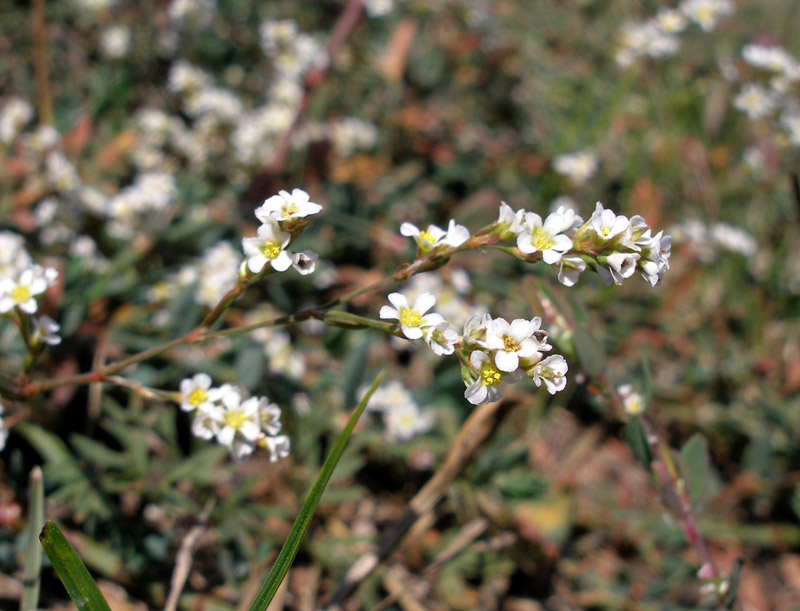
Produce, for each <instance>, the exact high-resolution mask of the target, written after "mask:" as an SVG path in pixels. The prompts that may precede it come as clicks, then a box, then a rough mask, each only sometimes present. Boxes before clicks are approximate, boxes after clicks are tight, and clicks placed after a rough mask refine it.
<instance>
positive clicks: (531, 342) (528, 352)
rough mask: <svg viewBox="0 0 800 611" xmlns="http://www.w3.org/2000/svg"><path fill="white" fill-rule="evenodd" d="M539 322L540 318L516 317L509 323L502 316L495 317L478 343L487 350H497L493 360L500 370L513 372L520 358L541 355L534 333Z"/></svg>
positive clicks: (535, 358)
mask: <svg viewBox="0 0 800 611" xmlns="http://www.w3.org/2000/svg"><path fill="white" fill-rule="evenodd" d="M537 318H538V317H537ZM534 322H537V323H538V324H534ZM540 324H541V319H540V318H538V320H537V319H534V320H533V321H529V320H525V319H522V318H517V319H515V320H512V321H511V323H509V322H508V321H507V320H506V319H504V318H495V319H494V320H492V322H491V324H490V325H489V327H488V329H487V330H486V339H485V340H484V341H483V342H480V343H481V345H482V346H483V347H484V348H486V349H487V350H496V351H497V352H495V354H494V362H495V365H497V368H498V369H499V370H500V371H504V372H506V373H513V372H514V371H516V370H517V369H518V368H519V366H520V360H522V361H526V360H528V359H533V360H537V357H541V355H540V354H539V349H540V347H541V345H540V342H539V340H538V339H537V337H536V335H535V333H536V331H538V329H539V325H540Z"/></svg>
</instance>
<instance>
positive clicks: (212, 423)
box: [192, 403, 222, 441]
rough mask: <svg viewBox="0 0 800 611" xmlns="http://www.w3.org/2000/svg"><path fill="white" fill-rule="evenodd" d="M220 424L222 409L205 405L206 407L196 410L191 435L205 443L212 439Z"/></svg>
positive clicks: (217, 406)
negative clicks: (203, 440)
mask: <svg viewBox="0 0 800 611" xmlns="http://www.w3.org/2000/svg"><path fill="white" fill-rule="evenodd" d="M221 423H222V407H220V406H219V405H213V404H211V403H209V404H207V407H205V408H203V409H198V410H197V411H196V412H195V413H194V419H193V420H192V435H194V436H195V437H197V438H198V439H205V440H206V441H208V440H210V439H213V438H214V436H215V435H216V434H217V432H218V431H219V429H220V424H221Z"/></svg>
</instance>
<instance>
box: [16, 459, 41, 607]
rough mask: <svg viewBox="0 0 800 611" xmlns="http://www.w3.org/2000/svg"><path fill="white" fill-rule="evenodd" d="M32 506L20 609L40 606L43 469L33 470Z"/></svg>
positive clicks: (26, 537) (31, 481)
mask: <svg viewBox="0 0 800 611" xmlns="http://www.w3.org/2000/svg"><path fill="white" fill-rule="evenodd" d="M30 483H31V490H30V495H31V496H30V507H29V508H28V528H27V532H26V533H25V540H26V548H25V569H24V570H23V572H22V600H20V605H19V608H20V611H32V610H33V609H38V608H39V584H40V573H41V570H42V546H41V545H39V529H40V528H41V527H42V523H43V522H44V480H43V479H42V470H41V469H40V468H39V467H34V468H33V469H32V470H31V477H30Z"/></svg>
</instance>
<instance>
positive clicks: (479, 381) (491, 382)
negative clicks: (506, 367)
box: [464, 350, 505, 405]
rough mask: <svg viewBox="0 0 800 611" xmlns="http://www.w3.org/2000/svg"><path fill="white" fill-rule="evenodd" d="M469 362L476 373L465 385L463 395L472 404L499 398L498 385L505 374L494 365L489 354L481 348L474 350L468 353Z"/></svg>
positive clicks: (481, 403) (480, 403)
mask: <svg viewBox="0 0 800 611" xmlns="http://www.w3.org/2000/svg"><path fill="white" fill-rule="evenodd" d="M469 362H470V364H471V365H472V368H473V369H474V370H475V371H477V372H478V375H477V377H476V378H475V380H474V381H473V382H472V383H471V384H470V385H469V386H467V389H466V390H465V391H464V397H465V398H466V399H467V401H469V402H470V403H472V404H473V405H483V404H484V403H487V402H489V401H497V400H498V399H499V398H500V388H499V385H500V382H501V381H502V379H503V376H504V375H505V374H504V373H503V372H502V371H500V370H499V369H498V368H497V367H496V366H495V364H494V363H493V362H492V360H491V358H489V355H488V354H486V353H485V352H483V351H481V350H474V351H473V352H472V353H471V354H470V355H469Z"/></svg>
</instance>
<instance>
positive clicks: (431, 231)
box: [400, 219, 470, 253]
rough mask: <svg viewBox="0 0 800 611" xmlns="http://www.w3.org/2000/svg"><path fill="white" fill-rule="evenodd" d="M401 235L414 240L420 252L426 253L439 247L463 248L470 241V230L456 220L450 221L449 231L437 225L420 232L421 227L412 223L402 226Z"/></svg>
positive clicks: (429, 226)
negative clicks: (457, 223)
mask: <svg viewBox="0 0 800 611" xmlns="http://www.w3.org/2000/svg"><path fill="white" fill-rule="evenodd" d="M400 233H401V234H402V235H404V236H406V237H407V238H414V241H415V242H416V243H417V246H418V247H419V249H420V252H423V253H426V252H429V251H431V250H433V249H434V248H437V247H439V246H453V247H455V246H461V245H462V244H463V243H464V242H466V241H467V240H468V239H469V236H470V233H469V229H467V228H466V227H464V226H463V225H456V222H455V221H454V220H452V219H451V220H450V223H449V224H448V226H447V231H445V230H444V229H442V228H441V227H437V226H436V225H428V228H427V229H425V230H422V231H420V229H419V227H417V226H416V225H413V224H411V223H403V224H402V225H400Z"/></svg>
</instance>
